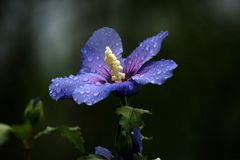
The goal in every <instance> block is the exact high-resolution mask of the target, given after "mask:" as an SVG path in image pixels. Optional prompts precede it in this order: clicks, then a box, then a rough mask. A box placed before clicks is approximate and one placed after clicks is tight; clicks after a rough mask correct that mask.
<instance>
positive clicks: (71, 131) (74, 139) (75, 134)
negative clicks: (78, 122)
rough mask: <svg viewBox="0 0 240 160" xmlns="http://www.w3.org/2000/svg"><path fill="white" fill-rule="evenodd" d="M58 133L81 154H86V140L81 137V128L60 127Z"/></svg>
mask: <svg viewBox="0 0 240 160" xmlns="http://www.w3.org/2000/svg"><path fill="white" fill-rule="evenodd" d="M58 131H59V132H60V134H61V135H62V136H63V137H65V138H66V139H67V140H68V141H69V142H70V143H72V144H73V145H74V146H75V147H76V148H77V149H78V150H79V151H80V152H81V153H84V146H83V143H84V140H83V138H82V136H81V132H80V128H79V127H66V126H63V127H59V128H58Z"/></svg>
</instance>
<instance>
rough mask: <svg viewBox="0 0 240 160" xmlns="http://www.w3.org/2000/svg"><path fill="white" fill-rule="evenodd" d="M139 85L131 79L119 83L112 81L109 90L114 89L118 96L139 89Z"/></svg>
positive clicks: (126, 94)
mask: <svg viewBox="0 0 240 160" xmlns="http://www.w3.org/2000/svg"><path fill="white" fill-rule="evenodd" d="M140 88H141V85H139V84H138V83H136V82H135V81H133V80H128V81H125V82H120V83H113V84H112V85H111V90H112V91H116V93H117V94H118V95H119V96H129V95H132V94H135V93H136V92H138V91H139V89H140Z"/></svg>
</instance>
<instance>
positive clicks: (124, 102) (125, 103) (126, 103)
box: [122, 96, 128, 106]
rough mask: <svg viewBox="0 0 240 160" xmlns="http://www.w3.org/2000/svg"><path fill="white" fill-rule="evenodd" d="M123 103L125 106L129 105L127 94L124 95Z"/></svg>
mask: <svg viewBox="0 0 240 160" xmlns="http://www.w3.org/2000/svg"><path fill="white" fill-rule="evenodd" d="M122 104H123V106H128V101H127V97H126V96H124V97H122Z"/></svg>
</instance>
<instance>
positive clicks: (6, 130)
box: [0, 123, 12, 145]
mask: <svg viewBox="0 0 240 160" xmlns="http://www.w3.org/2000/svg"><path fill="white" fill-rule="evenodd" d="M11 131H12V127H11V126H9V125H7V124H3V123H0V145H2V144H4V143H5V142H6V141H7V140H8V138H9V134H10V133H11Z"/></svg>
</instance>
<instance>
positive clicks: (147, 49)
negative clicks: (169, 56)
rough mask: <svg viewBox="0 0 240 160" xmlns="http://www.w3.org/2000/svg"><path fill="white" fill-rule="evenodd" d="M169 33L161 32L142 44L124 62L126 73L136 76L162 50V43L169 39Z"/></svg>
mask: <svg viewBox="0 0 240 160" xmlns="http://www.w3.org/2000/svg"><path fill="white" fill-rule="evenodd" d="M167 35H168V32H160V33H159V34H157V35H156V36H153V37H150V38H148V39H146V40H145V41H143V42H141V43H140V45H139V46H138V47H137V48H136V49H135V50H134V51H133V52H132V54H131V55H129V56H128V57H127V58H126V59H125V60H124V65H125V69H124V73H126V74H127V75H129V74H130V76H132V75H134V74H135V73H136V72H137V71H138V70H139V69H140V68H141V66H142V65H143V64H144V63H145V62H147V61H148V60H149V59H151V58H152V57H153V56H155V55H156V54H157V53H158V52H159V51H160V48H161V44H162V41H163V39H164V38H165V37H167Z"/></svg>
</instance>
